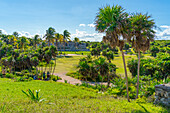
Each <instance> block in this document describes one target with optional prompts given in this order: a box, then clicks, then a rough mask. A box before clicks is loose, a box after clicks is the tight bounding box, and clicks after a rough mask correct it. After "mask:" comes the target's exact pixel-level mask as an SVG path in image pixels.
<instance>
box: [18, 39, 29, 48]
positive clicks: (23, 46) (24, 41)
mask: <svg viewBox="0 0 170 113" xmlns="http://www.w3.org/2000/svg"><path fill="white" fill-rule="evenodd" d="M19 42H20V49H22V50H23V49H24V51H25V48H26V45H27V44H28V43H29V41H28V39H27V38H26V37H25V36H22V37H20V40H19Z"/></svg>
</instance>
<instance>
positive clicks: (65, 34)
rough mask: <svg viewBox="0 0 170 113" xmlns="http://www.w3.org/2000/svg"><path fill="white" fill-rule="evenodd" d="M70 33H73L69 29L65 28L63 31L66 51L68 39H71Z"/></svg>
mask: <svg viewBox="0 0 170 113" xmlns="http://www.w3.org/2000/svg"><path fill="white" fill-rule="evenodd" d="M70 35H71V34H70V33H69V32H68V31H67V30H64V32H63V42H64V51H65V44H66V41H67V40H68V39H69V37H70Z"/></svg>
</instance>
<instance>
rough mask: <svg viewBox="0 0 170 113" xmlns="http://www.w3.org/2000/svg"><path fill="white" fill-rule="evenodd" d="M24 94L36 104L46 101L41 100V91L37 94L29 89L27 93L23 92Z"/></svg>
mask: <svg viewBox="0 0 170 113" xmlns="http://www.w3.org/2000/svg"><path fill="white" fill-rule="evenodd" d="M22 92H23V93H24V94H25V95H26V96H27V97H29V98H30V99H31V100H32V101H34V102H42V101H44V99H41V96H40V95H39V92H40V90H39V91H37V90H36V93H34V90H33V91H31V90H30V89H28V90H27V91H26V92H25V91H23V90H22ZM27 92H28V93H27Z"/></svg>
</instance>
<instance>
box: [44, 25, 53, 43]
mask: <svg viewBox="0 0 170 113" xmlns="http://www.w3.org/2000/svg"><path fill="white" fill-rule="evenodd" d="M54 35H55V29H54V28H52V27H49V28H48V30H46V34H45V36H44V37H45V38H46V40H47V41H48V46H50V43H53V42H54Z"/></svg>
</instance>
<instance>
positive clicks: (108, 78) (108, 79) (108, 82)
mask: <svg viewBox="0 0 170 113" xmlns="http://www.w3.org/2000/svg"><path fill="white" fill-rule="evenodd" d="M109 86H110V75H109V74H107V87H109Z"/></svg>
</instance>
